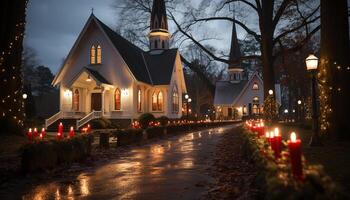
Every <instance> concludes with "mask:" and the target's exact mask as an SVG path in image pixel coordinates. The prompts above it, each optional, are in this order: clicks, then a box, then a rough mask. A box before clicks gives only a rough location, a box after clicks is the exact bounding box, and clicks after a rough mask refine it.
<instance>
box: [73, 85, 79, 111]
mask: <svg viewBox="0 0 350 200" xmlns="http://www.w3.org/2000/svg"><path fill="white" fill-rule="evenodd" d="M73 110H74V111H79V90H78V89H75V91H74V95H73Z"/></svg>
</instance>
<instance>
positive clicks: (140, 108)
mask: <svg viewBox="0 0 350 200" xmlns="http://www.w3.org/2000/svg"><path fill="white" fill-rule="evenodd" d="M141 100H142V93H141V89H139V90H138V91H137V111H138V112H141V110H142V103H141Z"/></svg>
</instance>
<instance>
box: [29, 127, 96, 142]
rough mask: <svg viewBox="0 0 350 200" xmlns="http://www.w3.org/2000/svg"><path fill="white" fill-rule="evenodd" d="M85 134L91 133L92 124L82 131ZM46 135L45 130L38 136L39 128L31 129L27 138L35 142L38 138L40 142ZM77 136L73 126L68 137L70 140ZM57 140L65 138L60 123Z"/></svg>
mask: <svg viewBox="0 0 350 200" xmlns="http://www.w3.org/2000/svg"><path fill="white" fill-rule="evenodd" d="M81 130H82V132H83V133H89V132H91V126H90V124H88V125H87V126H86V127H84V128H82V129H81ZM45 135H46V130H45V128H42V129H41V133H40V134H38V129H37V128H34V129H33V128H29V130H28V133H27V137H28V139H29V141H33V140H34V139H36V138H39V139H40V140H42V139H43V138H44V137H45ZM74 136H75V132H74V127H73V126H71V127H70V129H69V133H68V137H69V138H73V137H74ZM56 137H57V139H59V140H61V139H63V137H64V133H63V123H62V122H60V123H59V124H58V131H57V136H56Z"/></svg>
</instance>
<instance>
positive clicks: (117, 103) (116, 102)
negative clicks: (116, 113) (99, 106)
mask: <svg viewBox="0 0 350 200" xmlns="http://www.w3.org/2000/svg"><path fill="white" fill-rule="evenodd" d="M114 99H115V100H114V109H115V110H120V109H121V93H120V90H119V88H117V89H116V90H115V92H114Z"/></svg>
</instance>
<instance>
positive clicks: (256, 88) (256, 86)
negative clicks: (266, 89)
mask: <svg viewBox="0 0 350 200" xmlns="http://www.w3.org/2000/svg"><path fill="white" fill-rule="evenodd" d="M253 90H259V85H258V84H257V83H256V82H255V83H254V84H253Z"/></svg>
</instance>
